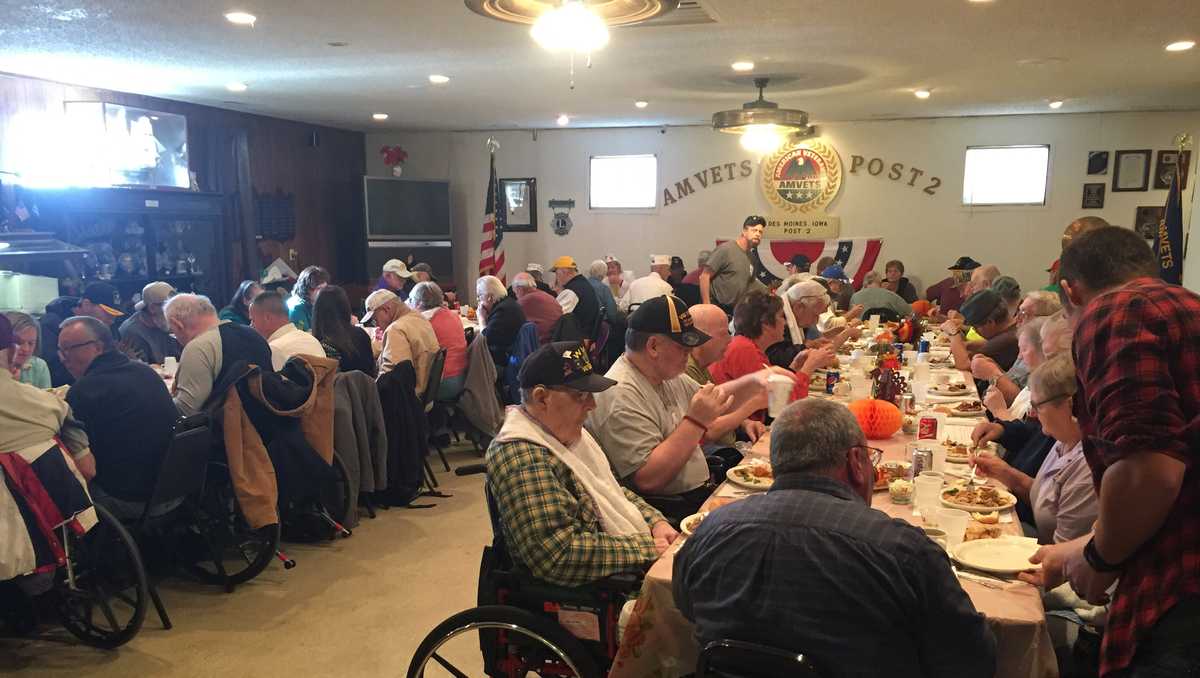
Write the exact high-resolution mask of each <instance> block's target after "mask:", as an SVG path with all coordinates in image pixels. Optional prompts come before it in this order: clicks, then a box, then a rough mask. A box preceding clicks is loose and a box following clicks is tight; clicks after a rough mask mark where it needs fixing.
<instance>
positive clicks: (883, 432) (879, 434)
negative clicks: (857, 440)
mask: <svg viewBox="0 0 1200 678" xmlns="http://www.w3.org/2000/svg"><path fill="white" fill-rule="evenodd" d="M847 407H849V408H850V412H851V413H853V414H854V418H855V419H858V425H859V426H861V427H862V430H863V433H865V434H866V436H867V438H868V439H870V440H883V439H885V438H890V437H891V435H892V434H893V433H895V432H896V431H898V430H900V425H901V424H902V423H904V416H903V415H902V414H900V408H898V407H896V406H895V405H893V404H891V403H889V402H887V401H886V400H875V399H873V398H868V399H865V400H855V401H854V402H852V403H850V404H849V405H848V406H847Z"/></svg>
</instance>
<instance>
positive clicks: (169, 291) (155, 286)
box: [133, 281, 175, 311]
mask: <svg viewBox="0 0 1200 678" xmlns="http://www.w3.org/2000/svg"><path fill="white" fill-rule="evenodd" d="M173 296H175V288H174V287H172V286H171V284H170V283H165V282H161V281H159V282H152V283H150V284H149V285H146V286H145V287H143V288H142V300H141V301H139V302H138V303H136V304H134V305H133V307H134V308H135V309H136V310H138V311H140V310H142V309H143V308H146V305H147V304H161V303H163V302H165V301H166V300H167V299H170V298H171V297H173Z"/></svg>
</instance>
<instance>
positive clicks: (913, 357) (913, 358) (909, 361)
mask: <svg viewBox="0 0 1200 678" xmlns="http://www.w3.org/2000/svg"><path fill="white" fill-rule="evenodd" d="M904 364H905V365H908V366H910V367H911V366H912V365H916V364H917V352H916V351H905V352H904Z"/></svg>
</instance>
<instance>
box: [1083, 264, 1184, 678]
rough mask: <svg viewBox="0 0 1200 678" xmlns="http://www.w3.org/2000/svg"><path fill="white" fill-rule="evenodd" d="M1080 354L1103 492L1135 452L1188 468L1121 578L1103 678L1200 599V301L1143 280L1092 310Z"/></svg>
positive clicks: (1088, 428) (1091, 444)
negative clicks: (1169, 615)
mask: <svg viewBox="0 0 1200 678" xmlns="http://www.w3.org/2000/svg"><path fill="white" fill-rule="evenodd" d="M1073 351H1074V354H1075V364H1076V368H1077V371H1078V379H1079V394H1080V395H1081V396H1082V397H1080V398H1077V407H1076V409H1077V414H1078V415H1079V423H1080V425H1081V426H1082V427H1083V431H1084V443H1083V445H1084V454H1085V455H1086V456H1087V461H1088V464H1089V465H1090V466H1091V468H1092V475H1093V478H1094V480H1095V483H1096V491H1097V493H1099V491H1100V482H1101V479H1102V477H1103V474H1104V471H1105V469H1107V468H1108V467H1109V466H1111V465H1113V464H1115V463H1116V462H1117V461H1119V460H1121V459H1123V458H1125V457H1127V456H1129V455H1131V454H1136V453H1139V452H1159V453H1162V454H1169V455H1171V456H1172V457H1175V458H1176V459H1179V460H1180V461H1182V462H1183V463H1184V464H1186V465H1187V470H1186V472H1185V475H1184V479H1183V487H1182V488H1181V489H1180V492H1179V498H1178V499H1177V500H1176V502H1175V506H1174V507H1172V509H1171V512H1170V513H1169V514H1168V515H1167V519H1166V522H1164V523H1163V526H1162V528H1161V529H1160V530H1159V532H1158V533H1157V534H1156V535H1155V536H1154V537H1152V538H1151V539H1150V540H1149V541H1147V542H1146V543H1145V544H1143V545H1142V546H1141V548H1139V549H1138V551H1137V552H1136V553H1135V554H1134V556H1133V557H1132V558H1131V559H1130V560H1129V562H1128V564H1127V565H1126V566H1125V568H1124V569H1123V571H1122V573H1121V579H1120V582H1119V583H1118V585H1117V590H1116V595H1115V596H1113V602H1112V606H1111V607H1110V609H1109V615H1108V624H1107V627H1106V628H1105V630H1104V647H1103V650H1102V657H1101V668H1100V674H1101V675H1102V676H1103V675H1108V674H1111V673H1113V672H1115V671H1118V670H1120V669H1122V668H1124V667H1126V666H1128V665H1129V663H1130V662H1131V661H1132V660H1133V657H1134V653H1135V652H1136V650H1137V643H1138V641H1139V640H1143V639H1144V638H1145V637H1146V634H1148V633H1149V632H1150V631H1151V630H1152V629H1153V628H1154V626H1155V624H1157V623H1158V620H1159V619H1160V618H1162V616H1163V615H1164V614H1165V613H1166V612H1167V611H1168V610H1170V609H1171V607H1172V606H1174V605H1175V604H1176V603H1177V602H1179V601H1180V600H1181V599H1182V598H1185V597H1188V596H1195V595H1200V520H1198V519H1197V516H1200V465H1198V464H1197V461H1198V460H1200V444H1198V443H1197V442H1196V435H1197V431H1198V430H1200V429H1197V428H1196V426H1197V424H1196V423H1195V422H1200V297H1198V296H1197V295H1195V294H1193V293H1192V292H1190V291H1188V290H1186V289H1184V288H1182V287H1178V286H1175V285H1168V284H1166V283H1164V282H1162V281H1161V280H1157V279H1153V278H1138V279H1136V280H1134V281H1132V282H1130V283H1128V284H1127V285H1125V286H1124V287H1121V288H1119V289H1117V290H1116V291H1113V292H1110V293H1108V294H1105V295H1102V296H1100V297H1097V298H1096V299H1093V300H1092V302H1091V303H1090V304H1088V305H1087V307H1086V308H1085V309H1084V310H1083V313H1082V315H1081V317H1080V319H1079V324H1078V326H1077V327H1076V329H1075V341H1074V347H1073ZM1130 508H1131V509H1133V508H1134V507H1130Z"/></svg>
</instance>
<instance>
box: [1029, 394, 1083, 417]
mask: <svg viewBox="0 0 1200 678" xmlns="http://www.w3.org/2000/svg"><path fill="white" fill-rule="evenodd" d="M1071 395H1072V394H1070V393H1060V394H1058V395H1056V396H1051V397H1049V398H1046V399H1045V400H1041V401H1039V402H1036V403H1035V402H1030V403H1029V410H1030V411H1031V412H1033V413H1034V414H1037V411H1038V408H1040V407H1044V406H1046V405H1049V404H1050V403H1052V402H1054V401H1056V400H1062V399H1063V398H1070V397H1071Z"/></svg>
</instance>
